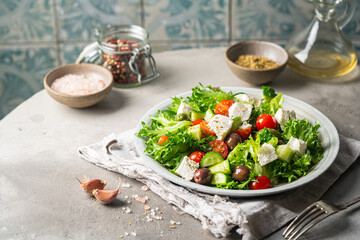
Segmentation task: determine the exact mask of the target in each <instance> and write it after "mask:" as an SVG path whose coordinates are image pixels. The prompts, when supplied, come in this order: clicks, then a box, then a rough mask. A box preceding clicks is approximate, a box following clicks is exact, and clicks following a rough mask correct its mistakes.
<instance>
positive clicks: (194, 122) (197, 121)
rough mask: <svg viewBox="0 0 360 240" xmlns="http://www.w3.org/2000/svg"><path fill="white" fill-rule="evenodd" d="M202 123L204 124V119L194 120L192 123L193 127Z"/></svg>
mask: <svg viewBox="0 0 360 240" xmlns="http://www.w3.org/2000/svg"><path fill="white" fill-rule="evenodd" d="M201 122H204V120H202V119H196V120H194V121H193V122H192V124H193V125H198V124H200V123H201Z"/></svg>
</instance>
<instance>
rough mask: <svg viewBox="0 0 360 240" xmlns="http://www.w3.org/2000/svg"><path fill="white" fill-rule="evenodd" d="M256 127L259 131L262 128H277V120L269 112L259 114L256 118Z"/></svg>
mask: <svg viewBox="0 0 360 240" xmlns="http://www.w3.org/2000/svg"><path fill="white" fill-rule="evenodd" d="M256 128H257V129H258V130H259V131H260V130H261V129H263V128H271V129H276V128H277V121H276V119H275V118H274V117H273V116H271V115H270V114H261V115H260V116H259V117H258V118H257V119H256Z"/></svg>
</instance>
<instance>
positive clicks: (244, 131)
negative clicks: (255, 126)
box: [235, 127, 251, 141]
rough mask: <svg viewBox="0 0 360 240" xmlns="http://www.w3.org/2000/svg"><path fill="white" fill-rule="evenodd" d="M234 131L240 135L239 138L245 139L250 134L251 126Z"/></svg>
mask: <svg viewBox="0 0 360 240" xmlns="http://www.w3.org/2000/svg"><path fill="white" fill-rule="evenodd" d="M235 133H237V134H239V135H240V137H241V140H243V141H245V140H246V139H248V138H249V136H250V134H251V127H248V128H243V129H238V130H236V131H235Z"/></svg>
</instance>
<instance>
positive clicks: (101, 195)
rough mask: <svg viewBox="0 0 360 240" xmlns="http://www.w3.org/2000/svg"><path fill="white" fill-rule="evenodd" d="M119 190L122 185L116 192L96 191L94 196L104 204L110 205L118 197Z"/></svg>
mask: <svg viewBox="0 0 360 240" xmlns="http://www.w3.org/2000/svg"><path fill="white" fill-rule="evenodd" d="M119 189H120V184H119V186H118V187H117V189H115V190H101V189H94V190H93V192H92V194H93V195H94V196H95V198H96V199H97V200H98V201H99V202H101V203H102V204H110V203H111V202H112V201H114V200H115V198H116V197H117V195H118V193H119Z"/></svg>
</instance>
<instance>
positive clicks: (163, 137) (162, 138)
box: [158, 135, 169, 145]
mask: <svg viewBox="0 0 360 240" xmlns="http://www.w3.org/2000/svg"><path fill="white" fill-rule="evenodd" d="M168 139H169V137H168V136H165V135H162V136H161V137H160V139H159V142H158V144H160V145H162V144H163V143H164V142H166V141H167V140H168Z"/></svg>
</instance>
